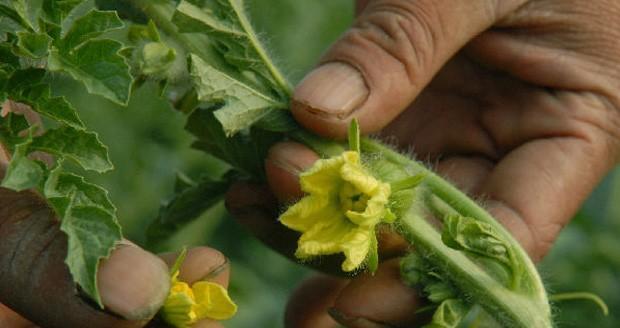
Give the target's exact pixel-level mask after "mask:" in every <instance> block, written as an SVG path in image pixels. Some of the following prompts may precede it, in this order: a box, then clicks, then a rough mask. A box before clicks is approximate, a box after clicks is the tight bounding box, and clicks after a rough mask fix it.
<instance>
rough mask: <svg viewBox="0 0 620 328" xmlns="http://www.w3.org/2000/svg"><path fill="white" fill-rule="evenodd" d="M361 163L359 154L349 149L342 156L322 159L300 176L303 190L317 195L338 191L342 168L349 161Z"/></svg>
mask: <svg viewBox="0 0 620 328" xmlns="http://www.w3.org/2000/svg"><path fill="white" fill-rule="evenodd" d="M356 159H357V162H358V163H359V154H358V153H356V152H351V151H347V152H344V153H343V154H342V155H341V156H336V157H332V158H327V159H320V160H318V161H317V162H316V163H314V165H313V166H312V167H311V168H310V169H309V170H308V171H306V172H304V173H302V174H301V175H300V176H299V182H300V184H301V190H303V191H305V192H307V193H310V194H317V195H327V194H332V193H334V192H336V191H337V190H338V189H339V187H340V184H341V181H342V178H341V176H340V168H341V167H342V165H343V164H344V163H345V162H347V161H356Z"/></svg>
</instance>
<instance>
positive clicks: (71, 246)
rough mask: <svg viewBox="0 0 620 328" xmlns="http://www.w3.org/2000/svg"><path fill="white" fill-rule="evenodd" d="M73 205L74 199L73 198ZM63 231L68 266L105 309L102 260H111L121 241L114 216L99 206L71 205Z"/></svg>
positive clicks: (83, 287)
mask: <svg viewBox="0 0 620 328" xmlns="http://www.w3.org/2000/svg"><path fill="white" fill-rule="evenodd" d="M70 198H71V201H70V202H69V203H70V204H73V203H74V201H73V197H70ZM60 230H62V231H64V232H65V233H66V234H67V238H68V250H67V258H66V259H65V263H67V266H68V267H69V271H70V272H71V275H72V276H73V280H74V281H76V282H77V283H78V284H79V285H80V287H82V290H83V291H84V292H85V293H86V294H87V295H89V296H90V297H91V298H92V299H93V300H94V301H95V302H97V304H98V305H99V306H100V307H101V308H103V304H102V303H101V297H100V296H99V289H98V287H97V270H98V267H99V261H100V260H101V259H104V258H107V257H108V256H109V255H110V253H111V252H112V249H113V248H114V246H115V245H116V243H117V242H118V241H119V240H120V239H121V237H122V235H121V229H120V226H119V225H118V223H117V222H116V220H115V219H114V217H113V216H112V215H111V214H110V213H109V212H108V211H106V210H104V209H103V208H101V207H99V206H82V205H76V206H70V207H69V208H68V209H66V210H65V215H64V217H62V220H61V224H60Z"/></svg>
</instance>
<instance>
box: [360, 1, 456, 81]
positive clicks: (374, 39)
mask: <svg viewBox="0 0 620 328" xmlns="http://www.w3.org/2000/svg"><path fill="white" fill-rule="evenodd" d="M370 6H372V8H369V10H367V11H366V12H365V14H364V17H363V19H361V20H359V22H358V23H356V25H355V26H354V28H353V30H352V32H353V33H355V34H357V35H358V36H359V37H360V38H362V39H364V40H366V41H368V42H371V43H372V44H374V45H375V46H376V47H379V48H380V50H381V51H382V52H384V53H385V54H386V55H388V56H389V57H391V58H392V59H393V60H394V61H396V62H398V63H399V64H401V65H402V66H403V68H404V70H405V71H406V72H407V75H408V76H409V78H410V80H411V81H413V80H414V79H413V77H414V76H416V73H417V72H418V70H419V69H420V68H422V67H428V66H429V65H430V64H431V63H432V61H433V59H434V54H435V53H436V49H437V46H438V42H439V41H440V40H442V39H444V35H445V33H446V31H445V30H444V26H446V24H444V22H442V21H441V20H442V17H443V16H444V15H442V13H441V12H439V10H438V8H437V6H436V5H435V4H434V3H433V2H432V1H379V2H377V3H373V4H371V5H370Z"/></svg>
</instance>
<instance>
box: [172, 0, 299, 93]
mask: <svg viewBox="0 0 620 328" xmlns="http://www.w3.org/2000/svg"><path fill="white" fill-rule="evenodd" d="M172 21H173V23H174V24H175V25H177V26H178V28H179V31H180V32H182V33H202V34H205V35H207V37H208V38H209V40H210V41H211V42H213V43H214V45H215V48H216V49H217V51H218V52H219V53H220V54H222V57H223V58H224V60H225V61H226V62H227V63H228V64H230V66H231V67H235V68H237V69H239V70H240V71H244V70H247V71H250V72H254V73H255V74H257V75H258V76H260V77H261V78H262V79H264V80H265V82H267V83H269V84H271V85H272V87H273V88H274V89H275V90H278V91H280V90H283V91H288V89H290V86H289V85H288V82H286V80H285V79H284V78H283V77H282V75H281V73H280V72H279V71H278V70H277V69H276V68H275V67H274V66H273V65H272V64H271V62H270V61H269V59H268V57H267V54H266V51H265V50H264V49H263V47H262V45H261V44H260V42H259V41H258V38H257V36H256V33H255V32H254V30H253V29H252V26H251V24H250V22H249V20H248V18H247V16H246V14H245V13H244V11H243V3H242V1H240V0H214V1H203V0H183V1H181V2H180V3H179V5H178V6H177V10H176V12H175V14H174V16H173V19H172ZM262 83H263V84H264V82H262Z"/></svg>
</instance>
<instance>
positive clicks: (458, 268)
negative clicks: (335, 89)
mask: <svg viewBox="0 0 620 328" xmlns="http://www.w3.org/2000/svg"><path fill="white" fill-rule="evenodd" d="M362 150H363V151H365V152H367V153H379V154H380V155H381V157H382V158H383V159H384V160H388V161H391V162H393V163H396V164H398V165H399V166H400V167H401V168H402V169H403V170H404V171H406V172H407V173H408V174H409V175H411V176H415V175H420V174H423V175H424V176H425V178H424V182H423V185H424V188H425V189H426V190H427V192H430V193H431V194H432V195H433V197H437V198H439V199H440V200H441V201H442V202H443V203H445V205H447V206H448V207H449V208H448V209H447V210H448V211H450V210H453V211H455V212H456V213H458V214H460V215H463V216H467V217H471V218H474V219H477V220H480V221H483V222H485V223H487V224H489V225H491V226H492V227H493V229H494V230H496V231H497V232H498V233H500V234H501V236H502V237H503V239H504V240H505V241H507V242H508V243H509V245H510V247H511V249H512V250H513V251H514V254H515V257H516V259H515V261H518V262H519V263H520V264H521V265H522V266H523V272H521V273H520V274H519V275H520V277H519V279H520V283H519V284H514V285H515V286H514V287H516V290H512V289H508V288H507V287H505V286H503V285H502V284H500V283H499V282H498V281H497V280H496V279H495V278H493V277H491V276H490V275H489V274H488V273H486V272H485V271H484V270H483V269H482V268H480V267H479V265H478V264H476V263H475V262H474V261H472V260H471V259H469V258H468V257H467V256H465V255H464V254H463V253H462V252H460V251H456V250H453V249H450V248H448V247H447V246H446V245H445V244H444V243H443V242H442V240H441V236H440V233H439V231H437V229H435V228H434V227H433V226H431V225H430V224H429V223H428V222H427V221H426V220H425V219H423V218H422V217H421V216H420V215H418V213H419V211H416V210H412V211H410V212H411V213H408V214H407V215H405V216H404V217H403V218H401V222H402V223H403V225H404V227H405V229H406V231H407V233H406V235H407V238H408V239H409V241H410V242H411V243H412V244H414V245H416V249H418V250H419V251H421V252H423V253H424V255H425V256H427V257H429V260H431V261H432V262H434V263H435V264H436V265H438V266H440V267H441V268H442V269H443V270H444V272H445V273H446V274H447V275H448V276H449V277H450V279H451V280H453V282H454V283H455V285H457V286H458V287H459V288H460V289H461V290H462V291H463V292H464V293H465V294H466V295H470V296H472V297H473V299H474V300H475V302H477V303H479V304H481V305H482V306H484V307H485V309H486V310H487V312H489V313H492V314H494V316H496V318H497V319H498V320H499V321H500V322H509V323H510V324H511V325H514V326H518V327H551V326H552V324H551V312H550V309H549V304H548V300H547V294H546V292H545V289H544V286H543V284H542V281H541V279H540V276H539V275H538V271H537V270H536V267H535V266H534V264H533V262H532V261H531V259H530V258H529V256H528V255H527V254H526V252H525V251H524V250H523V248H521V246H520V245H519V244H518V242H517V241H516V240H515V239H514V238H513V237H512V235H510V233H509V232H508V231H506V230H505V228H504V227H503V226H502V225H501V224H499V223H498V222H497V221H496V220H495V219H494V218H493V217H492V216H491V215H490V214H488V213H487V212H486V211H485V210H484V209H483V208H482V207H480V206H479V205H478V204H476V202H474V201H473V200H471V199H470V198H469V197H467V195H465V194H464V193H462V192H461V191H459V190H458V189H456V188H455V187H454V186H452V185H451V184H450V183H448V182H447V181H445V180H443V179H442V178H441V177H439V176H438V175H437V174H435V173H434V172H432V171H431V170H429V169H427V168H426V167H425V166H424V165H422V164H421V163H419V162H416V161H414V160H412V159H410V158H408V157H406V156H404V155H401V154H399V153H398V152H396V151H394V150H392V149H390V148H389V147H387V146H385V145H383V144H381V143H379V142H377V141H374V140H371V139H368V138H364V139H362ZM429 198H430V197H429ZM429 205H430V204H427V207H428V206H429Z"/></svg>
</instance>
